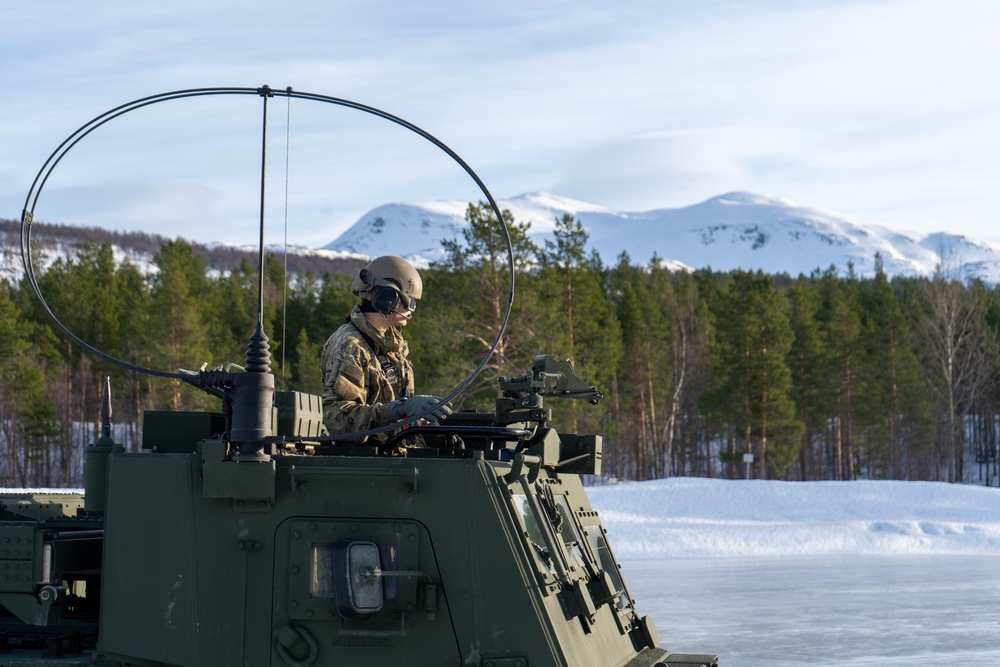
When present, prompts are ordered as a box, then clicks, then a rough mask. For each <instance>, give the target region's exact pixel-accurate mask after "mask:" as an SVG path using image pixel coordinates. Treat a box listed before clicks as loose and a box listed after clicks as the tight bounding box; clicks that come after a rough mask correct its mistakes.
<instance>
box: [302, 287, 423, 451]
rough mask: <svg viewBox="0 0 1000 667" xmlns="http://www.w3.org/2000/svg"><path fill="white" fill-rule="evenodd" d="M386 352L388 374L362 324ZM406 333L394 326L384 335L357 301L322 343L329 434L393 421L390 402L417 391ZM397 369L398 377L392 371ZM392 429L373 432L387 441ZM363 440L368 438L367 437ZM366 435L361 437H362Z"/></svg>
mask: <svg viewBox="0 0 1000 667" xmlns="http://www.w3.org/2000/svg"><path fill="white" fill-rule="evenodd" d="M359 329H360V330H361V331H364V332H365V334H367V335H368V337H369V338H370V339H371V341H372V343H374V344H375V345H377V346H378V347H379V348H380V349H381V350H382V351H383V352H384V353H385V358H386V359H388V361H389V362H390V364H391V366H392V368H393V370H392V371H390V373H389V374H387V373H386V370H385V369H383V368H382V363H381V361H380V360H379V358H378V356H376V354H375V351H374V350H373V349H372V347H371V345H369V343H368V341H366V340H365V339H364V337H363V336H362V335H361V333H360V332H359V331H358V330H359ZM408 352H409V347H408V346H407V344H406V341H405V340H403V335H402V334H401V333H400V332H399V331H398V330H397V329H395V328H392V327H390V328H389V330H388V331H386V333H385V335H384V336H383V335H382V334H381V333H379V331H378V329H376V328H375V327H373V326H372V325H371V324H370V323H369V322H368V320H367V319H365V316H364V313H362V312H361V309H360V308H359V307H357V306H355V308H354V310H353V311H352V312H351V319H350V321H349V322H347V323H345V324H344V325H342V326H341V327H340V328H339V329H337V330H336V331H335V332H333V335H331V336H330V338H328V339H327V341H326V344H325V345H324V346H323V355H322V357H321V359H322V369H323V423H324V424H326V428H327V429H328V430H329V431H330V433H331V434H333V435H336V434H337V433H354V432H357V431H365V430H368V429H370V428H375V427H378V426H385V425H386V424H389V423H391V422H392V420H391V419H390V418H389V414H388V408H387V407H386V404H387V403H389V402H390V401H394V400H396V399H397V398H400V397H401V396H402V395H403V391H402V390H403V387H404V384H405V388H406V395H407V396H412V395H413V364H411V363H410V360H409V359H407V358H406V355H407V353H408ZM391 374H394V375H395V376H396V377H395V378H394V379H393V378H391V377H390V375H391ZM390 435H391V434H390V433H380V434H378V435H375V436H372V437H373V438H374V439H376V440H378V441H380V442H384V441H385V440H387V439H388V438H389V436H390ZM363 440H364V439H363ZM363 440H362V441H363Z"/></svg>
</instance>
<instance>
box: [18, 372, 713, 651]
mask: <svg viewBox="0 0 1000 667" xmlns="http://www.w3.org/2000/svg"><path fill="white" fill-rule="evenodd" d="M500 387H501V390H502V393H503V397H502V398H500V399H498V401H497V410H496V412H495V413H477V412H471V413H469V412H465V413H463V412H459V413H455V414H453V415H452V416H451V417H449V418H448V419H447V420H445V421H444V422H443V423H442V424H441V425H440V426H438V427H431V426H420V427H414V430H419V431H420V432H421V434H422V435H423V437H424V440H425V441H427V442H428V443H436V444H435V446H425V447H420V448H408V449H404V455H402V456H401V455H398V454H396V455H392V454H390V450H393V449H395V448H394V447H392V446H390V447H388V448H383V447H378V446H370V447H365V446H342V445H337V444H318V443H315V442H312V441H310V438H311V437H317V435H318V434H319V433H320V424H321V422H322V415H321V405H320V400H319V397H317V396H311V395H308V394H299V393H295V392H278V393H277V394H276V395H275V396H276V400H275V407H274V409H273V410H272V421H271V430H272V432H273V435H274V437H272V438H270V439H269V440H270V441H271V442H270V444H268V445H266V447H265V451H264V456H261V457H259V458H255V459H252V460H247V459H241V457H239V456H238V455H237V454H238V451H237V449H236V448H234V447H233V446H232V445H231V444H229V443H227V442H226V441H225V440H223V439H221V438H219V437H216V436H215V435H214V434H216V433H219V432H220V427H221V426H222V423H223V422H222V421H221V417H220V415H218V414H217V413H190V412H188V413H170V412H149V413H147V414H146V416H145V424H144V441H143V448H144V449H143V451H141V452H138V453H127V452H125V451H123V448H122V447H120V446H118V445H115V444H114V443H113V442H112V441H110V439H108V438H102V439H101V440H99V441H98V442H96V443H94V444H93V445H91V447H90V448H88V452H87V454H88V456H87V478H88V485H87V492H88V493H94V494H97V495H98V496H101V499H102V501H103V502H102V504H101V505H100V506H90V505H88V506H87V509H84V504H85V503H86V502H87V500H86V499H85V498H84V497H83V495H82V494H79V493H62V494H47V495H46V494H40V493H35V494H31V493H27V492H26V493H22V494H8V495H5V496H4V497H3V498H2V502H3V507H4V512H3V515H2V517H0V518H2V521H0V543H3V544H4V545H5V546H7V548H6V549H4V550H0V573H3V574H0V606H2V607H3V609H4V610H6V612H7V613H8V615H9V616H11V617H12V619H11V620H12V621H14V623H9V624H8V625H7V626H5V627H6V628H7V630H6V632H7V638H6V642H7V645H8V647H9V652H6V653H0V665H15V664H16V665H24V664H38V665H53V666H55V665H65V664H78V665H84V664H91V661H94V662H95V663H96V664H112V665H145V666H150V667H152V666H161V667H162V666H164V665H169V666H176V667H210V666H211V667H217V666H219V665H243V666H245V667H265V666H266V667H307V666H316V667H322V666H331V667H332V666H334V665H337V666H340V665H351V666H352V667H367V666H371V667H375V666H383V665H405V666H409V667H422V666H427V667H431V666H433V667H440V666H444V665H454V666H455V667H459V666H466V665H475V666H476V667H489V666H492V667H517V666H521V667H555V666H560V667H589V666H594V667H640V666H653V665H713V664H717V658H715V657H714V656H709V655H678V654H671V653H670V652H669V651H667V650H665V649H663V648H660V647H659V646H658V644H659V637H658V635H657V632H656V629H655V626H654V624H653V622H652V620H651V619H649V618H648V617H645V616H642V615H641V614H640V613H639V611H638V610H637V609H636V608H635V602H634V600H633V599H632V597H631V595H630V594H629V591H628V588H627V586H626V584H625V581H624V579H623V577H622V573H621V570H620V569H619V567H618V564H617V562H616V560H615V557H614V553H613V551H612V548H611V544H610V541H609V539H608V535H607V531H606V530H605V529H604V527H603V526H602V524H601V521H600V517H599V516H598V514H597V512H596V511H594V509H593V507H592V506H591V505H590V502H589V500H588V499H587V494H586V492H585V489H584V486H583V484H582V482H581V477H580V475H581V474H594V473H599V472H600V463H601V447H602V442H601V438H600V437H599V436H595V435H567V434H559V433H557V432H556V431H555V430H554V429H553V428H552V427H551V425H550V423H549V422H550V420H551V410H550V409H549V408H547V407H546V406H545V405H544V403H543V401H544V398H545V397H549V396H551V397H573V398H582V399H585V400H588V401H590V402H596V401H597V399H599V398H600V393H599V392H598V391H597V390H596V389H594V388H593V387H589V386H587V385H585V384H584V383H582V382H581V381H580V380H579V379H578V378H576V376H575V375H573V374H572V369H571V367H570V366H569V364H568V363H567V362H558V361H555V360H553V359H552V358H551V357H548V356H540V357H537V358H536V361H535V366H534V368H533V369H532V372H531V373H529V374H527V375H526V376H524V377H520V378H510V379H501V381H500ZM108 412H110V411H108ZM108 431H109V432H110V429H108ZM91 478H93V479H95V480H98V481H99V482H101V483H103V484H104V485H105V488H104V489H103V495H102V493H101V491H100V490H97V489H94V488H93V485H92V484H91V483H90V480H91ZM40 637H45V639H44V640H37V641H31V640H32V639H33V638H40ZM57 655H58V656H61V657H58V658H57V657H56V656H57ZM74 655H75V656H78V659H79V660H78V662H74V661H73V656H74ZM32 660H33V661H34V662H32ZM67 660H69V662H67Z"/></svg>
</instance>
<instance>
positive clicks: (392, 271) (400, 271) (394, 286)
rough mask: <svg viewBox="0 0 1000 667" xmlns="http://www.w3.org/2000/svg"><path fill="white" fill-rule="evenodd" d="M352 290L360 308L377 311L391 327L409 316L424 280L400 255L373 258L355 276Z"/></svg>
mask: <svg viewBox="0 0 1000 667" xmlns="http://www.w3.org/2000/svg"><path fill="white" fill-rule="evenodd" d="M351 291H352V292H353V293H354V294H355V295H356V296H360V297H361V310H362V311H364V312H366V313H379V314H381V315H382V316H383V317H385V318H386V319H387V320H389V321H390V323H391V324H393V325H394V326H402V325H405V324H406V321H407V320H408V319H410V317H412V313H413V311H414V310H415V309H416V307H417V299H419V298H420V296H421V295H422V293H423V282H422V281H421V280H420V274H419V273H417V270H416V269H414V268H413V265H412V264H410V263H409V262H407V261H406V260H405V259H402V258H400V257H394V256H392V255H385V256H383V257H376V258H375V259H373V260H372V261H370V262H369V263H368V265H367V266H365V267H364V268H363V269H361V270H360V271H358V275H357V276H356V277H355V278H354V284H353V285H352V286H351Z"/></svg>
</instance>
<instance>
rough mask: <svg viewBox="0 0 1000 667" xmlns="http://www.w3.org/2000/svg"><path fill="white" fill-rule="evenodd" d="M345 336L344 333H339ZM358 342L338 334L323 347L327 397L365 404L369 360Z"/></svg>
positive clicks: (325, 392)
mask: <svg viewBox="0 0 1000 667" xmlns="http://www.w3.org/2000/svg"><path fill="white" fill-rule="evenodd" d="M337 333H338V334H339V333H341V332H340V331H338V332H337ZM359 342H360V341H358V339H356V338H354V337H352V336H349V335H346V334H344V335H340V336H338V335H337V334H334V335H333V336H331V337H330V340H328V341H327V344H326V345H325V346H324V347H323V396H324V398H326V399H329V400H335V401H357V402H359V403H364V402H365V399H366V397H367V388H366V386H365V385H366V383H365V370H364V369H365V367H367V365H368V363H369V360H368V358H367V356H368V355H367V354H366V352H365V350H364V348H363V347H361V345H360V344H359Z"/></svg>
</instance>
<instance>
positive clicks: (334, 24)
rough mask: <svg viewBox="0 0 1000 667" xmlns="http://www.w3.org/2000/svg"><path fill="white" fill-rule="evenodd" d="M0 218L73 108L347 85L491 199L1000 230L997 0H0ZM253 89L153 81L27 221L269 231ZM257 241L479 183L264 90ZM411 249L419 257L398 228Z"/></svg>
mask: <svg viewBox="0 0 1000 667" xmlns="http://www.w3.org/2000/svg"><path fill="white" fill-rule="evenodd" d="M0 22H2V25H4V26H5V30H4V38H3V39H2V40H0V84H2V85H3V89H4V90H5V91H6V95H5V99H4V103H3V104H2V105H0V217H5V218H13V219H18V218H20V214H21V210H22V208H23V207H24V205H25V200H26V198H27V196H28V194H29V191H31V187H32V181H33V180H34V178H35V175H36V174H37V173H38V172H39V170H40V169H41V167H42V165H43V163H44V162H45V161H46V159H47V158H48V156H49V155H50V154H51V153H52V152H53V151H54V150H55V149H56V147H57V146H59V144H60V143H61V142H62V141H63V140H64V139H66V138H67V137H69V136H70V135H71V134H72V133H73V132H74V131H75V130H76V129H77V128H78V127H80V126H82V125H84V124H85V123H86V122H87V121H89V120H90V119H92V118H94V117H96V116H98V115H99V114H102V113H103V112H105V111H107V110H109V109H112V108H114V107H117V106H118V105H120V104H123V103H126V102H129V101H131V100H135V99H139V98H142V97H146V96H148V95H156V94H159V93H163V92H167V91H173V90H184V89H192V88H206V87H220V86H224V87H241V88H256V87H259V86H261V85H264V84H268V85H270V86H272V87H273V88H275V89H279V90H283V89H285V88H286V87H292V88H293V89H294V90H295V91H303V92H309V93H316V94H319V95H325V96H331V97H336V98H343V99H347V100H351V101H353V102H357V103H359V104H363V105H367V106H371V107H374V108H376V109H380V110H383V111H385V112H387V113H389V114H393V115H395V116H398V117H400V118H403V119H405V120H406V121H408V122H410V123H412V124H414V125H416V126H417V127H419V128H421V129H423V130H424V131H425V132H427V133H429V134H431V135H432V136H434V137H436V138H437V139H439V140H440V141H441V142H443V143H444V144H445V145H447V146H448V147H449V148H450V149H451V150H453V151H454V152H455V153H457V155H459V156H461V158H462V159H463V160H464V161H465V162H466V163H467V164H468V165H469V166H470V167H471V169H472V170H474V173H476V174H477V175H478V176H479V177H480V178H481V179H482V181H483V182H484V183H485V185H486V186H487V188H488V190H489V192H490V193H491V194H492V195H493V196H495V197H497V198H509V197H514V196H517V195H520V194H523V193H526V192H536V191H544V192H550V193H554V194H557V195H560V196H563V197H569V198H573V199H578V200H581V201H585V202H589V203H592V204H597V205H600V206H604V207H607V208H610V209H613V210H624V211H643V210H650V209H658V208H674V207H682V206H689V205H693V204H696V203H698V202H700V201H703V200H705V199H708V198H710V197H713V196H716V195H719V194H722V193H726V192H731V191H736V190H741V191H748V192H754V193H758V194H762V195H765V196H769V197H776V198H781V199H787V200H790V201H793V202H795V203H797V204H799V205H801V206H806V207H810V208H816V209H820V210H824V211H829V212H832V213H836V214H840V215H844V216H847V217H849V218H850V219H852V220H855V221H859V222H862V223H864V222H868V223H871V224H878V225H883V226H887V227H890V228H894V229H899V230H905V231H912V232H916V233H920V234H925V233H931V232H935V231H942V230H947V231H951V232H957V233H964V234H968V235H970V236H973V237H976V238H980V239H984V240H991V241H995V242H1000V228H998V227H997V226H996V225H994V224H993V222H994V219H995V216H996V211H997V210H1000V187H997V185H996V184H997V182H1000V87H997V86H996V85H995V79H996V74H997V73H998V71H1000V40H997V39H996V38H995V32H996V26H997V25H998V24H1000V3H995V2H992V1H991V0H952V1H950V2H947V3H943V2H940V1H939V0H837V1H826V0H808V1H807V0H756V1H754V0H750V1H728V0H620V1H619V2H616V3H608V2H598V1H597V0H574V1H572V2H570V1H568V0H532V1H530V2H529V1H527V0H510V1H509V2H506V3H481V2H467V3H454V2H444V1H442V0H425V1H424V2H419V3H416V2H410V1H402V0H366V1H362V0H323V1H320V0H302V1H295V0H290V1H289V2H286V3H280V4H279V3H274V2H266V3H265V2H260V1H258V0H239V1H236V0H200V1H198V2H194V1H191V0H175V1H174V2H171V3H136V2H124V1H122V0H101V2H95V1H93V0H76V1H74V2H71V3H69V2H59V1H56V0H32V2H20V3H14V2H5V3H2V5H0ZM263 106H264V104H263V98H260V97H258V96H256V95H243V96H224V97H223V96H216V97H211V98H207V97H200V98H195V99H189V100H185V101H173V102H164V103H162V104H156V105H152V106H149V107H146V108H144V109H141V110H138V111H134V112H131V113H129V114H126V115H124V116H122V117H120V118H119V119H116V120H114V121H111V122H109V123H107V124H106V125H104V126H102V127H101V128H99V129H97V130H95V131H94V132H93V133H91V134H90V135H88V136H87V137H85V138H84V139H83V140H81V141H80V143H79V144H78V145H77V146H75V147H74V148H73V149H72V150H71V151H70V152H69V153H68V154H67V155H66V157H65V158H63V160H62V161H61V162H60V163H59V164H58V165H57V167H56V168H55V170H53V172H52V173H51V174H50V176H49V178H48V180H47V181H46V182H45V184H44V187H43V188H42V190H41V192H40V193H37V194H38V197H37V200H35V201H33V202H32V203H30V204H29V207H33V208H34V214H35V217H36V219H39V220H46V221H52V222H63V223H69V224H81V225H89V226H99V227H104V228H109V229H116V230H140V231H147V232H152V233H158V234H163V235H166V236H182V237H185V238H189V239H192V240H198V241H206V242H208V241H223V242H232V243H239V244H246V243H254V242H256V239H257V235H258V231H257V225H258V221H259V218H260V200H261V193H260V180H261V169H260V160H261V152H262V147H261V137H262V132H261V118H262V107H263ZM267 107H268V119H269V120H268V132H267V156H268V159H267V170H266V174H267V178H266V183H267V185H266V190H265V197H264V198H265V201H266V207H265V215H264V217H265V220H266V235H267V238H268V241H269V242H276V241H282V240H287V241H288V242H289V243H293V244H299V245H307V246H313V247H319V246H322V245H326V244H327V243H329V242H331V241H333V240H334V239H335V238H336V237H337V236H339V234H340V233H342V232H343V231H345V230H346V229H347V228H348V227H349V226H350V225H352V224H353V223H354V222H355V221H356V220H357V219H358V218H359V217H361V216H362V215H363V214H364V213H365V212H367V211H368V210H370V209H372V208H375V207H376V206H379V205H381V204H386V203H390V202H397V201H435V200H440V199H460V200H468V201H472V200H478V199H482V198H483V197H484V193H483V192H482V190H481V189H480V188H479V187H477V185H476V184H475V182H474V181H473V180H472V179H471V178H470V177H469V175H468V174H467V173H466V172H465V171H464V170H463V169H462V168H461V166H460V165H459V164H458V163H456V162H454V161H453V160H452V159H451V158H450V157H448V155H447V154H445V153H444V152H442V151H440V150H439V149H438V148H436V147H435V146H434V145H432V144H431V143H429V142H427V141H425V140H424V139H422V138H420V137H419V136H417V135H416V134H413V133H411V132H408V131H406V130H405V129H403V128H401V127H399V126H398V125H394V124H392V123H390V122H387V121H385V120H381V119H379V118H376V117H374V116H371V115H368V114H365V113H363V112H359V111H353V110H350V109H345V108H343V107H340V106H337V105H333V104H325V103H321V102H312V101H305V100H298V99H294V100H289V99H287V98H281V97H276V98H273V99H271V100H269V101H268V105H267ZM399 254H403V252H402V249H401V251H400V253H399Z"/></svg>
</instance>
